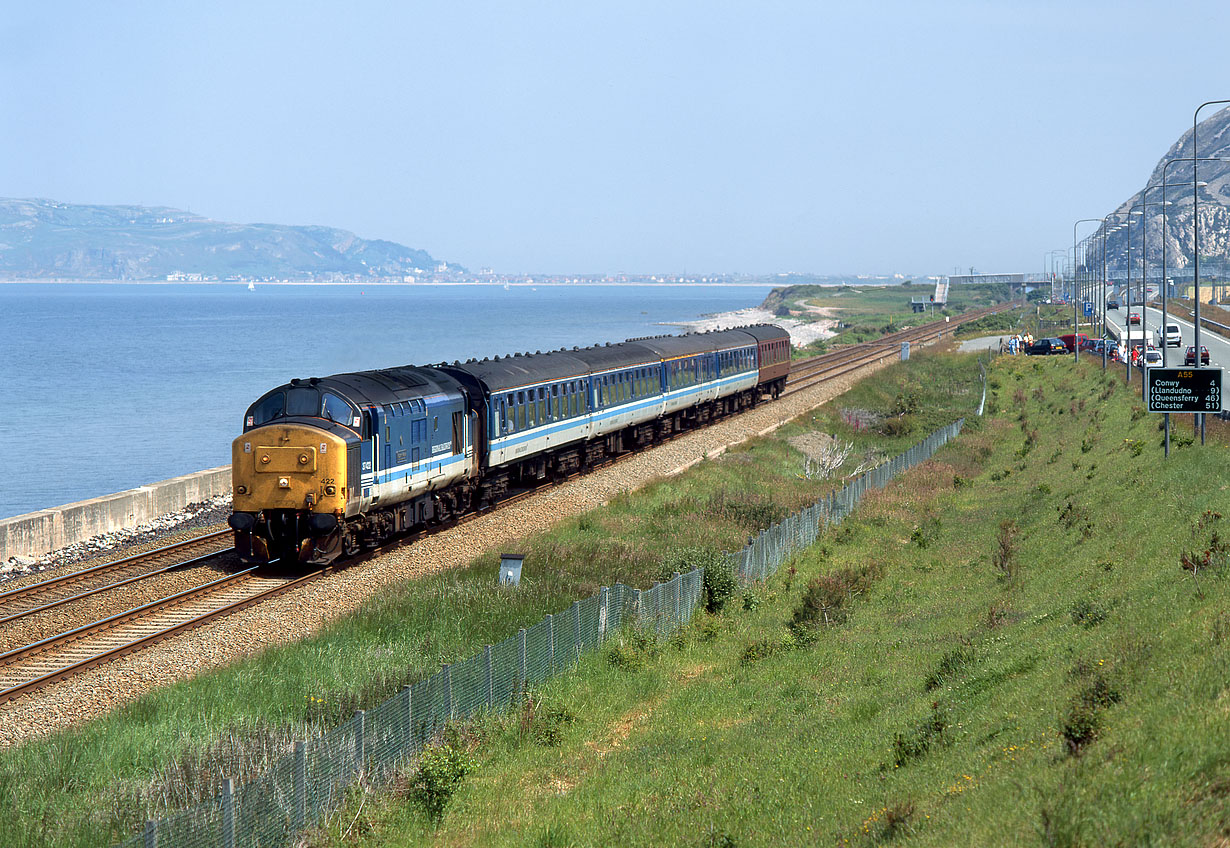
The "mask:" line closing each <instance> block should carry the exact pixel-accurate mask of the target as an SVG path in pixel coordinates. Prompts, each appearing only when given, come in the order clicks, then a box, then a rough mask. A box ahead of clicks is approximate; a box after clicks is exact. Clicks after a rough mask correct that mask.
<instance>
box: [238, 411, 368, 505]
mask: <svg viewBox="0 0 1230 848" xmlns="http://www.w3.org/2000/svg"><path fill="white" fill-rule="evenodd" d="M231 478H232V485H233V486H234V502H233V509H234V510H235V511H236V512H251V513H256V512H261V511H263V510H308V511H310V512H317V513H320V512H327V513H335V512H337V511H338V510H342V511H344V510H345V508H346V495H347V492H346V442H345V441H344V440H343V439H341V438H340V437H338V436H335V435H333V434H332V433H328V432H326V431H324V430H319V429H317V428H315V427H310V426H306V425H303V424H270V425H268V426H265V427H257V428H256V429H254V430H249V431H248V432H246V433H244V434H243V435H242V436H240V437H238V438H237V439H235V441H234V442H232V443H231Z"/></svg>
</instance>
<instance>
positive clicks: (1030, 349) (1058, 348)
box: [1025, 339, 1068, 356]
mask: <svg viewBox="0 0 1230 848" xmlns="http://www.w3.org/2000/svg"><path fill="white" fill-rule="evenodd" d="M1067 352H1068V349H1067V348H1066V347H1065V346H1064V343H1063V341H1062V340H1060V339H1038V340H1037V341H1035V342H1033V343H1032V344H1029V345H1027V346H1026V347H1025V353H1026V354H1028V355H1029V356H1049V355H1050V354H1052V353H1067Z"/></svg>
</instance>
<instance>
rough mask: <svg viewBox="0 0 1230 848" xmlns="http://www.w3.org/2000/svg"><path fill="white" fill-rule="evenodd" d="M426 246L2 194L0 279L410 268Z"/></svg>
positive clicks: (375, 274) (313, 275) (357, 274)
mask: <svg viewBox="0 0 1230 848" xmlns="http://www.w3.org/2000/svg"><path fill="white" fill-rule="evenodd" d="M438 265H439V263H438V262H437V261H436V260H434V259H432V257H431V256H430V255H429V254H427V253H426V252H424V251H422V250H415V249H413V248H409V247H404V246H402V245H400V244H395V243H393V242H390V241H380V240H367V239H361V238H359V237H358V236H356V235H355V234H354V233H351V232H347V231H346V230H338V229H333V228H331V227H295V226H285V225H281V224H232V223H228V222H225V221H214V220H211V219H209V218H205V217H202V216H200V215H194V214H192V213H191V212H185V211H183V210H181V209H170V208H167V207H145V206H84V205H75V204H69V203H58V202H56V201H53V200H13V199H4V198H0V279H43V278H58V279H77V280H165V279H166V278H167V276H168V275H173V274H186V275H199V276H201V277H205V278H213V279H218V280H225V279H228V278H229V279H244V280H252V279H256V280H260V279H303V280H326V279H330V278H337V277H349V278H357V279H360V280H362V279H371V278H380V277H404V276H407V275H419V274H423V273H424V272H426V271H433V270H435V269H436V268H437V267H438Z"/></svg>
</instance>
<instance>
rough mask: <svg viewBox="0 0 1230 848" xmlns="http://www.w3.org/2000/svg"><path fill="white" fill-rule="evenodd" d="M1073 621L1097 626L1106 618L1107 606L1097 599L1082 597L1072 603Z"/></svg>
mask: <svg viewBox="0 0 1230 848" xmlns="http://www.w3.org/2000/svg"><path fill="white" fill-rule="evenodd" d="M1071 612H1072V623H1073V624H1079V625H1081V626H1082V627H1095V626H1097V625H1099V624H1101V623H1102V622H1103V621H1105V620H1106V615H1107V613H1106V608H1105V607H1104V606H1102V605H1101V604H1099V603H1097V602H1096V601H1091V600H1089V599H1088V598H1082V599H1081V600H1079V601H1077V602H1076V603H1074V604H1073V605H1072V609H1071Z"/></svg>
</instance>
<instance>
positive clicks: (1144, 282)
mask: <svg viewBox="0 0 1230 848" xmlns="http://www.w3.org/2000/svg"><path fill="white" fill-rule="evenodd" d="M1163 170H1164V169H1163ZM1157 187H1158V184H1157V183H1154V184H1153V185H1151V186H1146V187H1145V190H1144V191H1142V192H1141V193H1140V203H1139V204H1138V205H1139V206H1140V207H1141V209H1140V211H1141V218H1140V353H1141V356H1142V357H1144V354H1145V353H1146V352H1147V351H1148V350H1149V338H1148V336H1149V333H1148V329H1147V328H1148V324H1149V313H1148V312H1147V311H1146V310H1148V308H1149V270H1148V269H1149V265H1148V261H1149V260H1148V253H1147V251H1146V250H1145V247H1146V244H1147V242H1146V236H1147V235H1148V234H1149V215H1148V213H1147V212H1146V210H1147V209H1148V207H1150V206H1158V205H1159V204H1157V203H1148V202H1147V201H1146V200H1145V196H1146V195H1147V194H1148V193H1149V189H1151V188H1157ZM1169 202H1170V201H1168V200H1165V199H1163V200H1162V203H1161V206H1162V215H1163V220H1165V218H1164V216H1165V214H1166V206H1165V204H1167V203H1169ZM1133 208H1134V207H1133ZM1162 244H1163V245H1165V244H1166V231H1165V229H1163V230H1162ZM1165 285H1166V283H1165V281H1164V280H1163V282H1162V286H1163V287H1165ZM1161 326H1162V334H1163V343H1162V349H1163V350H1165V348H1166V344H1165V340H1164V339H1165V332H1166V309H1165V307H1164V306H1163V308H1162V324H1161ZM1165 361H1166V354H1165V353H1163V354H1162V362H1163V363H1164V362H1165ZM1148 367H1149V365H1148V361H1147V359H1146V358H1142V359H1141V362H1140V400H1141V403H1147V402H1148V398H1146V397H1145V391H1146V384H1147V383H1148V381H1147V380H1146V379H1145V369H1147V368H1148Z"/></svg>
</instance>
